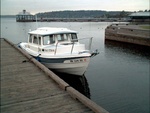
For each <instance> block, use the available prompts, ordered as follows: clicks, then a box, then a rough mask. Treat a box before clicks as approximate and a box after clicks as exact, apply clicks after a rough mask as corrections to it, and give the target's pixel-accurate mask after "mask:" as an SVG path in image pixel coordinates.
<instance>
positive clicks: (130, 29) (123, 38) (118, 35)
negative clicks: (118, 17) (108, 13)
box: [105, 24, 150, 47]
mask: <svg viewBox="0 0 150 113" xmlns="http://www.w3.org/2000/svg"><path fill="white" fill-rule="evenodd" d="M144 26H146V27H148V25H144ZM105 40H113V41H119V42H126V43H132V44H138V45H143V46H149V47H150V29H145V28H143V25H128V24H112V25H110V26H108V27H107V28H106V29H105Z"/></svg>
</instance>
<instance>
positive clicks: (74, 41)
mask: <svg viewBox="0 0 150 113" xmlns="http://www.w3.org/2000/svg"><path fill="white" fill-rule="evenodd" d="M85 39H87V38H84V39H78V38H77V32H76V31H73V30H70V29H67V28H52V27H42V28H38V29H36V30H34V31H30V32H29V36H28V42H27V43H26V42H21V43H20V44H19V47H21V48H22V49H23V50H25V51H26V52H27V53H28V54H30V55H31V56H33V57H35V58H36V59H37V60H38V61H39V62H41V63H42V64H44V65H45V66H46V67H48V68H49V69H51V70H55V71H58V72H63V73H68V74H74V75H83V74H84V73H85V71H86V69H87V67H88V65H89V62H90V58H91V57H92V56H94V55H97V54H98V52H97V51H96V52H93V53H91V51H90V48H91V43H92V38H89V40H90V43H89V49H86V48H85V44H81V43H79V40H85Z"/></svg>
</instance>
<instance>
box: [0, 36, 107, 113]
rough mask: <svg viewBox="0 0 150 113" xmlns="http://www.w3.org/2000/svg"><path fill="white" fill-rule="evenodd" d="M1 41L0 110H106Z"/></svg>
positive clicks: (61, 112)
mask: <svg viewBox="0 0 150 113" xmlns="http://www.w3.org/2000/svg"><path fill="white" fill-rule="evenodd" d="M0 41H1V113H10V112H11V113H30V112H33V113H34V112H35V113H93V112H97V113H108V112H107V111H106V110H104V109H103V108H101V107H100V106H98V105H96V104H95V103H94V102H92V101H91V100H90V99H88V98H86V97H85V96H83V95H82V94H78V92H77V91H76V90H74V89H73V88H72V87H70V86H69V85H68V84H67V83H65V82H64V81H63V80H61V79H59V78H58V77H57V76H56V75H55V74H54V73H52V72H51V71H47V69H46V68H45V67H44V66H43V67H42V65H41V64H38V62H37V61H36V60H34V59H31V58H28V57H27V56H26V55H24V54H22V53H21V52H20V51H19V50H18V49H17V48H15V46H13V45H12V44H10V43H8V42H7V41H5V39H1V40H0ZM36 64H37V65H36ZM39 65H41V69H40V68H39ZM49 74H51V75H49ZM72 97H74V98H72Z"/></svg>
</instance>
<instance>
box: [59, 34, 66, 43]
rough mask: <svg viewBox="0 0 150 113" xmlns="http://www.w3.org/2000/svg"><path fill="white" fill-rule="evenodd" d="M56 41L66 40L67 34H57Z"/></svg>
mask: <svg viewBox="0 0 150 113" xmlns="http://www.w3.org/2000/svg"><path fill="white" fill-rule="evenodd" d="M57 40H58V42H60V41H68V36H67V35H66V34H60V35H57Z"/></svg>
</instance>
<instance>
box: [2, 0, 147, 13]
mask: <svg viewBox="0 0 150 113" xmlns="http://www.w3.org/2000/svg"><path fill="white" fill-rule="evenodd" d="M24 9H25V10H26V11H27V12H30V13H31V14H36V13H39V12H40V13H42V12H50V11H64V10H106V11H123V10H124V11H139V10H149V9H150V1H149V0H1V15H16V14H18V13H19V12H22V10H24Z"/></svg>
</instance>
